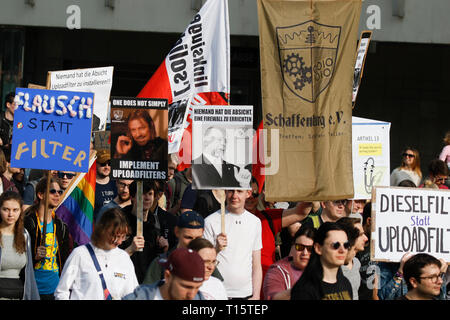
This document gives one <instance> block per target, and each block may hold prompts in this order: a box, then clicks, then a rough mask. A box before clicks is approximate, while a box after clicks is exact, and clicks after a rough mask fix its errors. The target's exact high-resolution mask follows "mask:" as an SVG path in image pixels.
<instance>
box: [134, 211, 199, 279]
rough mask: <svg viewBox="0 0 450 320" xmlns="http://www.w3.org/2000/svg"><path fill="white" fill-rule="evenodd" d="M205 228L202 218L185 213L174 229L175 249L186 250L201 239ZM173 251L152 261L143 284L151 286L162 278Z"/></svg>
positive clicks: (188, 212)
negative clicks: (168, 258)
mask: <svg viewBox="0 0 450 320" xmlns="http://www.w3.org/2000/svg"><path fill="white" fill-rule="evenodd" d="M204 227H205V221H204V219H203V217H202V216H201V215H200V214H198V213H197V212H195V211H187V212H184V213H182V214H181V215H180V216H179V217H178V221H177V225H176V226H175V228H174V232H175V236H176V238H177V239H178V243H177V246H176V248H187V246H188V245H189V243H190V242H191V241H192V240H194V239H197V238H201V237H202V235H203V230H204ZM172 251H173V250H169V251H167V252H164V253H162V254H160V255H159V256H158V257H156V258H155V259H153V261H152V262H151V263H150V266H149V268H148V270H147V273H146V275H145V278H144V281H143V283H144V284H151V283H154V282H156V281H158V280H161V279H163V278H164V266H163V264H164V262H165V261H167V257H168V256H169V254H170V253H171V252H172Z"/></svg>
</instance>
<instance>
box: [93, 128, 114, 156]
mask: <svg viewBox="0 0 450 320" xmlns="http://www.w3.org/2000/svg"><path fill="white" fill-rule="evenodd" d="M94 148H95V150H97V151H99V150H108V151H109V150H111V131H110V130H105V131H96V132H94Z"/></svg>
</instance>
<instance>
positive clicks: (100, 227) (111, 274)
mask: <svg viewBox="0 0 450 320" xmlns="http://www.w3.org/2000/svg"><path fill="white" fill-rule="evenodd" d="M128 234H129V227H128V223H127V221H126V219H125V217H124V216H123V215H122V213H121V212H120V210H119V209H117V208H112V209H110V210H107V211H106V212H105V213H104V214H103V215H102V217H101V219H100V220H99V221H97V224H96V225H95V229H94V232H93V234H92V237H91V242H90V243H88V244H87V245H83V246H78V247H77V248H75V249H74V250H73V252H72V253H71V254H70V256H69V258H68V259H67V262H66V265H65V266H64V269H63V271H62V274H61V279H60V281H59V284H58V287H57V288H56V290H55V299H56V300H117V299H121V298H122V297H124V296H125V295H127V294H129V293H131V292H133V290H134V289H135V288H136V287H137V286H138V281H137V278H136V274H135V272H134V266H133V263H132V262H131V260H130V257H129V255H128V254H127V253H126V252H125V251H124V250H122V249H120V248H119V245H120V244H121V243H122V241H123V240H124V239H125V238H126V237H127V236H128Z"/></svg>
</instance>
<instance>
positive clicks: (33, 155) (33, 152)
mask: <svg viewBox="0 0 450 320" xmlns="http://www.w3.org/2000/svg"><path fill="white" fill-rule="evenodd" d="M31 158H32V159H34V158H36V140H33V142H32V143H31Z"/></svg>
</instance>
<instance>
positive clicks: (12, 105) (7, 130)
mask: <svg viewBox="0 0 450 320" xmlns="http://www.w3.org/2000/svg"><path fill="white" fill-rule="evenodd" d="M15 96H16V94H15V93H14V92H10V93H8V94H7V95H6V97H5V111H4V112H2V113H1V114H0V146H1V148H2V149H4V148H10V147H11V139H12V132H13V124H14V111H15V110H16V107H17V102H15V101H14V98H15Z"/></svg>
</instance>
